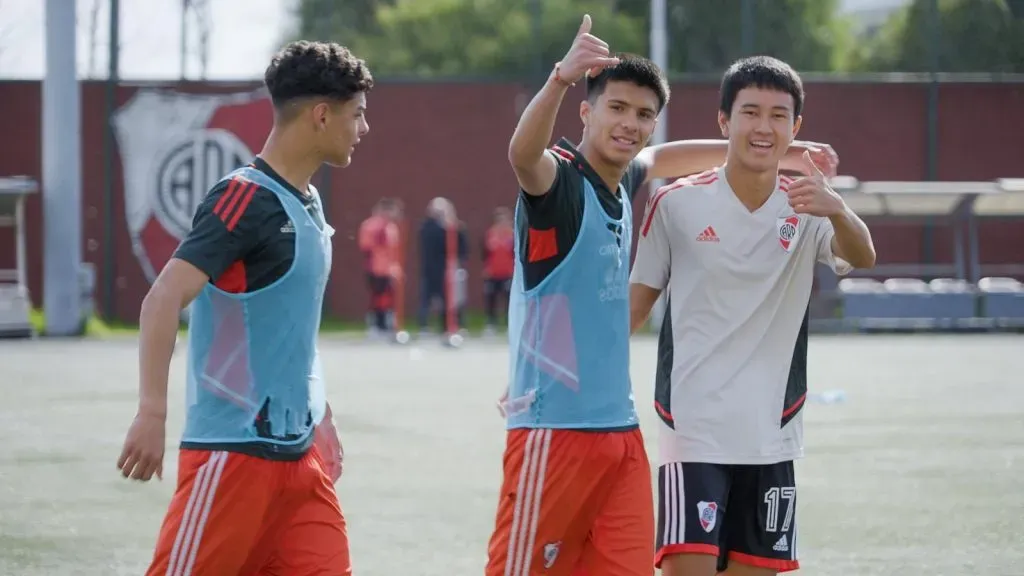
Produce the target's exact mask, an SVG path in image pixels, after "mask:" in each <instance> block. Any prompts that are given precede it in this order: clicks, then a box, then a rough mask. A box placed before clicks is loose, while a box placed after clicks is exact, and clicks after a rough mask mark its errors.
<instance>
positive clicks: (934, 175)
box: [921, 0, 941, 264]
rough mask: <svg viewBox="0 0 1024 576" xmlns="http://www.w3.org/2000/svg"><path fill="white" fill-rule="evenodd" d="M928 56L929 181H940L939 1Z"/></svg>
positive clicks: (929, 226)
mask: <svg viewBox="0 0 1024 576" xmlns="http://www.w3.org/2000/svg"><path fill="white" fill-rule="evenodd" d="M927 26H928V30H927V34H928V56H929V63H928V68H929V81H928V103H927V112H926V115H927V120H926V124H925V136H924V137H925V180H929V181H934V180H937V179H938V173H939V165H938V161H939V68H940V66H941V63H940V52H939V50H940V48H941V45H940V42H941V34H940V29H939V28H940V27H939V0H929V2H928V20H927ZM934 243H935V225H934V224H933V223H932V222H931V221H930V220H929V221H927V222H925V225H924V226H922V227H921V247H922V249H923V250H922V251H923V253H924V254H923V258H922V259H923V260H924V261H925V263H926V264H932V263H933V262H934V261H935V246H934Z"/></svg>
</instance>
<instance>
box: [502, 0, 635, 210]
mask: <svg viewBox="0 0 1024 576" xmlns="http://www.w3.org/2000/svg"><path fill="white" fill-rule="evenodd" d="M608 54H609V52H608V44H606V43H605V42H604V41H603V40H601V39H600V38H598V37H596V36H593V35H591V34H590V16H589V15H587V16H584V17H583V23H582V24H581V25H580V29H579V31H578V32H577V33H576V38H575V40H574V41H573V44H572V47H571V48H569V52H568V53H567V54H566V55H565V58H563V59H562V61H561V62H560V63H559V64H558V66H557V67H556V69H555V70H554V71H553V72H552V74H551V76H550V77H549V78H548V81H547V82H546V83H545V84H544V86H543V87H542V88H541V89H540V92H538V93H537V95H536V96H534V97H533V100H531V101H530V104H529V106H527V107H526V110H524V111H523V115H522V117H521V118H520V119H519V124H518V125H517V126H516V131H515V133H514V134H513V135H512V141H511V142H510V143H509V148H508V160H509V163H511V164H512V169H513V170H514V171H515V173H516V179H517V180H519V186H520V187H521V188H522V189H523V191H525V192H526V193H527V194H530V195H531V196H542V195H544V194H545V193H547V191H548V190H549V189H550V188H551V185H552V184H553V183H554V182H555V176H556V173H557V165H556V163H555V159H554V157H553V156H552V155H551V153H549V152H547V151H546V150H547V146H548V143H549V142H550V141H551V135H552V133H553V132H554V129H555V118H556V117H557V116H558V108H559V107H560V106H561V105H562V99H563V98H564V97H565V92H566V90H567V89H568V88H569V86H571V85H572V84H573V83H575V82H576V81H577V80H579V79H580V78H582V77H583V75H584V74H585V73H587V71H588V70H591V71H598V70H600V69H601V68H603V67H605V66H610V65H614V64H616V63H617V62H618V59H616V58H610V57H609V56H608Z"/></svg>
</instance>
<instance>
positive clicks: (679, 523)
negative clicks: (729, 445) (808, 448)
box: [655, 462, 800, 572]
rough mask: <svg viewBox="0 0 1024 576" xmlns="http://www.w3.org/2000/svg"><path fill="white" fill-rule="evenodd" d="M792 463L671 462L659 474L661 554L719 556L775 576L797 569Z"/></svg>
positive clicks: (724, 562)
mask: <svg viewBox="0 0 1024 576" xmlns="http://www.w3.org/2000/svg"><path fill="white" fill-rule="evenodd" d="M793 476H794V474H793V463H792V462H779V463H777V464H767V465H725V464H708V463H700V462H674V463H669V464H665V465H663V466H662V467H661V468H660V470H659V471H658V534H657V538H658V540H657V547H658V551H657V554H656V556H655V565H656V566H658V567H659V568H660V567H661V561H662V559H663V558H664V557H666V556H670V555H673V554H707V555H711V556H716V557H718V569H719V570H724V569H725V568H726V567H727V566H728V565H729V564H730V563H732V562H736V563H739V564H745V565H748V566H754V567H758V568H766V569H770V570H774V571H776V572H787V571H790V570H796V569H798V568H799V566H800V564H799V562H798V561H797V555H796V518H795V515H796V488H795V487H794V477H793Z"/></svg>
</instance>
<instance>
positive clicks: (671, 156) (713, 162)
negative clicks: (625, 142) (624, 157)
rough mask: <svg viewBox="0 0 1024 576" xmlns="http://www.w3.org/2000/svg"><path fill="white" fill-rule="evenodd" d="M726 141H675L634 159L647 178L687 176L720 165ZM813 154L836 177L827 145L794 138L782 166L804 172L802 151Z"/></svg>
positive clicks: (834, 161)
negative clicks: (640, 165)
mask: <svg viewBox="0 0 1024 576" xmlns="http://www.w3.org/2000/svg"><path fill="white" fill-rule="evenodd" d="M728 148H729V141H728V140H676V141H674V142H666V143H665V144H658V145H656V146H648V147H647V148H644V149H643V150H641V151H640V154H638V155H637V160H638V161H640V162H641V163H642V164H643V165H644V167H645V168H647V179H648V180H652V179H661V178H674V177H678V176H688V175H690V174H696V173H698V172H703V171H704V170H710V169H711V168H714V167H716V166H721V165H722V164H723V163H724V162H725V158H726V151H727V150H728ZM805 151H807V152H810V153H811V154H813V155H814V156H815V161H816V163H818V164H819V165H820V166H822V168H823V169H824V172H825V174H826V176H829V177H831V176H835V171H836V167H837V166H838V165H839V157H838V156H837V155H836V153H835V151H834V150H833V149H832V147H831V146H829V145H828V144H821V143H818V142H806V141H802V140H797V141H794V142H793V143H792V144H790V146H789V150H787V151H786V156H785V157H784V158H783V160H782V168H783V169H785V170H795V171H797V172H800V173H803V174H807V167H806V164H805V163H804V162H803V159H802V156H803V153H804V152H805Z"/></svg>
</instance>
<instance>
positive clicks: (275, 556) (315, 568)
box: [146, 448, 352, 576]
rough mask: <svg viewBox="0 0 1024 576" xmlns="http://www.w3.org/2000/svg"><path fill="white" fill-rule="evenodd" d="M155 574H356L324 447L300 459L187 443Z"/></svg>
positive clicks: (151, 571) (151, 570)
mask: <svg viewBox="0 0 1024 576" xmlns="http://www.w3.org/2000/svg"><path fill="white" fill-rule="evenodd" d="M178 462H179V464H178V487H177V490H176V491H175V493H174V497H173V498H172V500H171V504H170V507H169V508H168V510H167V516H166V517H165V518H164V523H163V526H162V527H161V528H160V536H159V540H158V542H157V545H156V551H155V552H154V554H153V562H152V564H151V565H150V567H149V570H148V571H147V572H146V574H147V576H157V575H159V576H190V575H199V576H202V575H207V574H209V575H214V574H217V575H221V574H223V575H227V574H239V575H245V576H256V575H268V576H269V575H271V574H274V575H277V574H288V575H289V576H291V575H295V576H304V575H307V574H309V575H312V574H318V575H324V576H348V575H350V574H352V567H351V563H350V561H349V553H348V534H347V532H346V528H345V518H344V516H343V515H342V512H341V506H340V505H339V504H338V497H337V495H336V493H335V491H334V486H333V485H332V483H331V480H330V478H328V476H327V474H326V473H325V472H324V467H323V464H322V462H321V461H320V456H319V454H318V453H317V451H316V448H312V449H310V451H309V452H308V453H307V454H306V455H305V456H303V457H302V459H301V460H298V461H295V462H278V461H272V460H265V459H261V458H255V457H253V456H247V455H244V454H238V453H234V452H219V451H208V450H181V452H180V455H179V458H178Z"/></svg>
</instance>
